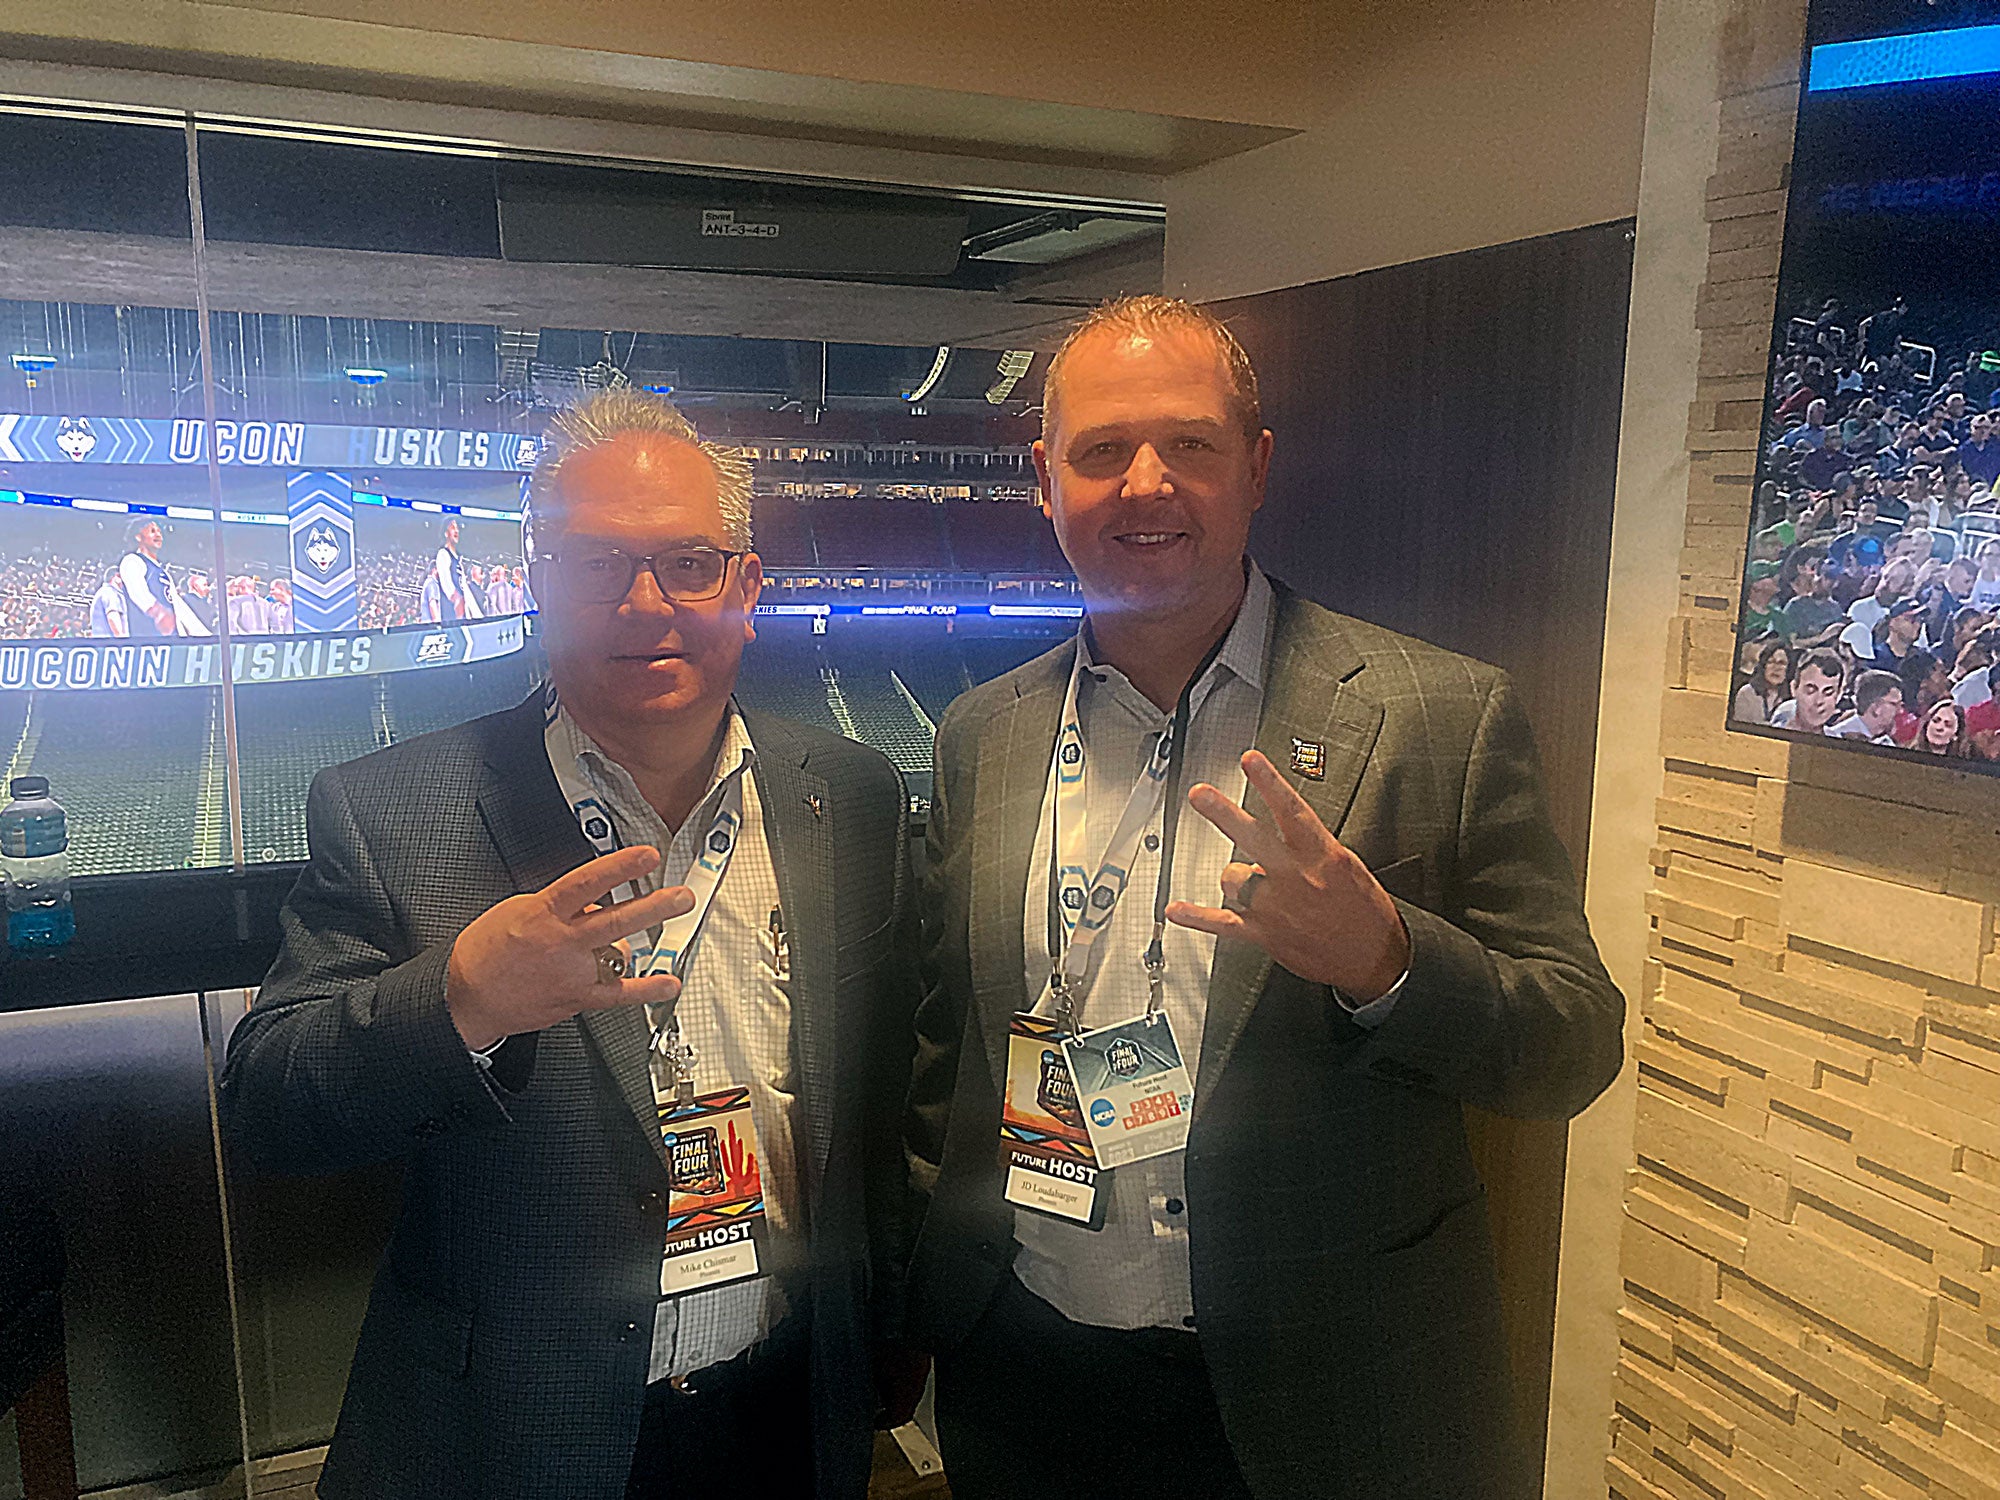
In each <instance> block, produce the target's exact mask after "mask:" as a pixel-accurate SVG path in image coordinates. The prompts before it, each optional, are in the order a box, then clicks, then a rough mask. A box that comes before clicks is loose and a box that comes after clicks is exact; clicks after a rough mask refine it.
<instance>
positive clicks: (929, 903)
mask: <svg viewBox="0 0 2000 1500" xmlns="http://www.w3.org/2000/svg"><path fill="white" fill-rule="evenodd" d="M957 717H958V716H957V715H955V714H949V713H948V714H947V715H946V716H945V722H944V725H943V726H942V727H941V728H940V729H939V730H938V736H937V752H936V757H935V765H936V774H935V776H934V778H933V786H932V789H931V815H930V821H929V823H928V824H926V825H925V828H924V878H923V900H922V909H923V937H922V947H921V955H922V957H921V979H920V982H921V984H922V986H923V1002H922V1004H921V1005H920V1006H919V1007H918V1009H917V1050H916V1060H915V1063H914V1065H913V1066H912V1069H911V1076H910V1092H909V1101H908V1108H907V1109H906V1110H905V1112H904V1118H903V1144H904V1150H905V1155H906V1158H907V1162H908V1168H909V1178H910V1191H911V1195H912V1198H913V1199H914V1201H915V1203H916V1205H917V1207H916V1214H917V1217H918V1218H919V1219H921V1216H922V1214H923V1212H924V1211H925V1210H926V1209H927V1208H928V1207H929V1204H930V1199H931V1194H932V1192H933V1191H934V1190H935V1189H936V1187H937V1180H938V1172H939V1170H940V1168H941V1167H942V1166H943V1164H944V1139H945V1131H946V1129H947V1128H948V1127H949V1125H950V1124H951V1104H952V1097H953V1094H954V1092H955V1090H956V1087H957V1080H958V1063H959V1053H960V1051H961V1050H962V1049H963V1048H964V1046H965V1042H966V1037H965V1032H966V1024H967V1014H966V1011H967V1008H966V1006H965V1004H964V1003H963V1000H962V998H961V997H962V996H963V995H964V994H965V992H966V990H965V987H964V986H959V985H954V984H951V983H949V982H948V979H947V976H946V974H945V965H946V962H947V959H946V957H945V955H946V953H947V951H948V950H949V949H950V947H951V945H950V943H949V942H948V941H947V934H946V932H945V924H946V922H947V921H948V920H949V919H950V918H949V912H948V909H947V907H948V902H947V895H948V885H949V881H950V875H951V870H952V864H953V860H954V858H955V850H954V846H953V839H954V837H955V836H956V834H957V830H956V829H955V828H954V826H953V824H952V820H951V799H952V782H953V779H954V777H955V774H956V770H957V763H958V757H957V754H956V750H957V745H958V739H959V736H958V733H957V723H956V720H957Z"/></svg>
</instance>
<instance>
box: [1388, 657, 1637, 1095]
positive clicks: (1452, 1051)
mask: <svg viewBox="0 0 2000 1500" xmlns="http://www.w3.org/2000/svg"><path fill="white" fill-rule="evenodd" d="M1454 865H1455V868H1454V870H1453V872H1452V876H1451V878H1450V879H1449V880H1448V882H1447V884H1446V899H1445V903H1444V906H1445V911H1446V913H1447V915H1438V914H1436V913H1433V912H1428V911H1425V910H1423V909H1422V908H1420V907H1416V906H1412V905H1409V904H1408V903H1406V902H1404V901H1401V900H1398V901H1397V902H1396V906H1397V908H1398V910H1400V911H1401V912H1402V914H1403V920H1404V921H1405V922H1406V923H1407V924H1408V926H1409V931H1410V972H1409V976H1408V979H1407V980H1406V982H1405V983H1404V986H1403V989H1402V991H1401V993H1400V994H1399V996H1398V997H1397V1000H1396V1003H1395V1005H1394V1007H1393V1008H1392V1009H1391V1010H1390V1011H1389V1013H1388V1015H1387V1016H1385V1017H1384V1018H1383V1019H1382V1021H1381V1024H1380V1025H1379V1026H1377V1027H1376V1028H1375V1029H1374V1030H1373V1031H1372V1032H1371V1033H1370V1034H1369V1038H1368V1040H1367V1042H1366V1043H1365V1044H1364V1045H1363V1046H1362V1048H1361V1050H1360V1053H1359V1054H1358V1056H1357V1058H1356V1064H1357V1065H1358V1066H1364V1067H1367V1068H1369V1069H1370V1070H1372V1071H1374V1072H1376V1073H1378V1074H1380V1075H1383V1076H1386V1077H1391V1078H1398V1077H1400V1078H1402V1079H1404V1080H1406V1081H1408V1082H1410V1083H1414V1084H1417V1085H1419V1086H1420V1087H1424V1088H1432V1089H1437V1090H1440V1091H1442V1092H1445V1093H1448V1094H1453V1095H1456V1096H1457V1097H1459V1098H1461V1099H1464V1100H1466V1101H1468V1102H1470V1103H1472V1104H1476V1105H1478V1106H1479V1107H1481V1108H1482V1109H1488V1110H1492V1111H1493V1112H1495V1113H1497V1114H1503V1115H1515V1116H1519V1117H1523V1118H1529V1119H1566V1118H1568V1117H1570V1116H1572V1115H1575V1114H1577V1113H1579V1112H1581V1111H1582V1109H1583V1108H1584V1106H1586V1105H1587V1104H1589V1103H1590V1101H1591V1100H1593V1099H1595V1098H1596V1097H1597V1096H1598V1095H1599V1094H1600V1093H1602V1092H1603V1091H1604V1089H1605V1088H1606V1087H1608V1086H1609V1085H1610V1083H1611V1081H1612V1079H1614V1078H1615V1077H1617V1075H1618V1069H1619V1066H1620V1064H1621V1063H1622V1061H1623V1055H1624V1029H1625V999H1624V996H1622V995H1621V994H1620V993H1619V992H1618V988H1617V986H1615V985H1614V984H1612V982H1611V976H1610V975H1609V974H1607V973H1606V972H1605V970H1604V965H1603V964H1602V963H1601V962H1600V961H1599V959H1598V956H1597V947H1596V945H1595V944H1594V943H1593V942H1592V941H1591V938H1590V929H1589V927H1588V925H1587V924H1586V923H1585V921H1584V916H1583V908H1582V906H1581V904H1580V902H1579V900H1578V896H1577V890H1576V878H1575V875H1574V872H1573V871H1572V869H1571V867H1570V863H1569V857H1568V855H1567V854H1565V853H1564V851H1563V847H1562V845H1561V843H1560V842H1559V841H1558V840H1557V838H1556V834H1555V828H1554V827H1553V825H1552V824H1551V823H1550V821H1549V815H1548V808H1547V806H1546V804H1545V802H1544V800H1543V796H1542V788H1541V777H1540V771H1539V767H1538V763H1537V758H1536V755H1535V746H1534V739H1533V736H1532V734H1531V733H1530V731H1529V728H1528V720H1527V716H1526V715H1525V714H1524V713H1523V712H1522V711H1521V708H1520V705H1519V704H1518V703H1517V702H1516V701H1515V698H1514V693H1513V688H1512V686H1511V684H1510V683H1509V682H1508V680H1507V679H1506V677H1505V676H1504V675H1501V676H1497V677H1496V678H1495V680H1494V683H1493V686H1492V688H1491V690H1490V692H1489V694H1488V696H1487V699H1486V703H1485V706H1484V709H1483V711H1482V712H1481V715H1480V719H1479V724H1478V728H1477V730H1476V731H1475V733H1474V737H1473V743H1472V750H1471V754H1470V757H1469V759H1468V762H1467V767H1466V777H1465V787H1464V792H1463V798H1462V802H1461V807H1460V814H1459V824H1458V848H1457V850H1456V857H1455V861H1454Z"/></svg>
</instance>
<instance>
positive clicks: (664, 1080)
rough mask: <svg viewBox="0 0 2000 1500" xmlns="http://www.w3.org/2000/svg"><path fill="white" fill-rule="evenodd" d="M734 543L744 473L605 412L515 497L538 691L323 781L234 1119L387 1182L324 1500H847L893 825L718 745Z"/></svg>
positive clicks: (896, 1031) (891, 1283) (890, 926)
mask: <svg viewBox="0 0 2000 1500" xmlns="http://www.w3.org/2000/svg"><path fill="white" fill-rule="evenodd" d="M749 532H750V485H749V470H748V467H747V465H746V464H745V463H744V462H743V461H742V460H741V459H740V458H737V457H736V456H734V455H733V454H730V453H728V452H726V451H724V450H719V449H715V448H711V447H709V446H707V445H704V444H702V443H700V442H699V440H698V439H697V438H696V436H695V433H694V431H693V429H692V428H690V427H689V426H688V425H687V423H686V422H685V421H684V420H683V419H681V417H680V416H679V415H678V414H677V413H676V412H674V411H673V409H672V408H671V407H669V406H667V405H666V404H665V403H663V402H659V401H657V400H653V399H651V398H648V397H645V396H643V395H640V394H637V393H634V392H630V391H615V392H610V393H607V394H604V395H600V396H597V397H594V398H592V400H591V401H589V402H588V403H586V404H585V405H584V406H582V407H580V408H578V409H577V410H575V411H573V412H570V413H568V414H566V415H564V416H563V417H562V418H560V419H558V421H557V423H556V431H555V433H554V435H553V437H552V440H551V443H550V445H549V446H548V449H547V451H546V452H545V453H544V456H543V458H542V462H541V465H540V467H539V468H538V470H537V472H536V475H535V478H534V482H533V485H532V488H531V498H530V518H529V533H528V546H529V553H530V557H531V559H532V566H533V568H534V571H535V584H534V591H535V595H536V598H537V599H538V600H539V601H540V603H541V609H542V621H543V626H544V629H545V632H546V639H547V643H548V655H549V671H550V680H549V683H548V684H547V686H546V689H545V691H538V692H537V693H536V694H535V695H534V696H533V697H532V698H530V699H529V700H528V701H527V702H524V703H523V704H521V705H520V706H519V707H518V708H515V709H511V710H508V711H506V712H504V713H499V714H495V715H492V716H491V717H488V718H484V719H480V720H477V721H475V722H473V723H470V724H466V725H462V726H460V727H458V728H456V729H450V730H446V731H444V732H442V733H438V734H432V735H426V736H424V737H422V738H420V739H416V740H412V741H410V742H409V743H407V744H403V745H398V746H396V747H394V748H393V749H390V750H386V751H383V752H381V753H379V754H377V755H373V756H369V757H366V758H365V759H362V760H359V761H355V762H352V763H350V764H348V765H344V766H339V767H335V768H333V769H331V770H328V771H325V772H323V773H321V774H320V776H319V777H318V778H317V779H316V780H315V781H314V783H313V788H312V794H311V799H310V802H309V805H308V822H309V830H310V834H311V840H312V862H311V864H310V865H309V866H308V867H307V869H306V872H305V874H304V875H303V876H302V877H301V878H300V880H299V884H298V886H297V888H296V889H295V890H294V891H293V893H292V897H291V900H290V902H289V904H288V905H287V907H286V909H285V913H284V918H283V928H284V933H283V936H284V946H283V949H282V951H281V953H280V955H279V958H278V961H277V963H276V965H275V966H274V967H273V968H272V970H271V973H270V976H269V977H268V978H267V980H266V981H265V984H264V987H263V990H262V992H261V994H260V995H259V997H258V1000H257V1003H256V1005H255V1006H254V1007H253V1008H252V1010H251V1011H250V1013H249V1014H248V1016H246V1017H245V1019H244V1020H243V1021H242V1023H241V1024H240V1025H239V1026H238V1028H237V1030H236V1034H235V1036H234V1038H233V1040H232V1043H231V1046H230V1050H229V1059H228V1066H227V1068H226V1070H225V1072H224V1075H223V1080H222V1108H223V1121H224V1127H225V1129H226V1131H227V1133H228V1136H229V1141H230V1144H231V1146H232V1148H233V1149H234V1150H235V1151H236V1152H237V1153H239V1154H240V1155H241V1156H243V1157H244V1158H246V1159H247V1160H248V1161H249V1162H251V1163H253V1164H256V1165H259V1166H262V1167H264V1168H266V1169H269V1170H274V1171H279V1172H288V1173H313V1172H327V1171H337V1170H339V1169H341V1168H344V1167H348V1166H352V1165H355V1164H358V1163H364V1162H376V1161H383V1160H390V1159H396V1160H401V1161H402V1162H403V1163H404V1164H405V1166H406V1176H405V1186H404V1197H403V1205H402V1212H401V1216H400V1218H399V1220H398V1222H397V1226H396V1229H395V1233H394V1236H393V1238H392V1240H391V1243H390V1246H389V1250H388V1254H387V1257H386V1259H385V1261H384V1263H383V1265H382V1268H381V1270H380V1272H379V1273H378V1275H377V1276H376V1280H375V1287H374V1292H373V1295H372V1297H371V1298H370V1301H369V1307H368V1314H367V1318H366V1321H365V1323H364V1324H363V1327H362V1331H361V1339H360V1345H359V1348H358V1349H357V1351H356V1353H355V1357H354V1365H353V1369H352V1372H351V1374H350V1376H349V1380H348V1387H347V1396H346V1401H345V1403H344V1404H343V1406H342V1409H341V1415H340V1422H339V1426H338V1428H337V1430H336V1432H335V1434H334V1438H333V1443H332V1447H331V1449H330V1451H329V1452H328V1455H327V1460H326V1466H325V1471H324V1474H323V1476H322V1478H321V1481H320V1493H321V1494H322V1495H325V1496H328V1497H329V1500H346V1497H350V1496H351V1497H356V1500H395V1497H409V1500H419V1497H421V1500H440V1497H463V1500H502V1497H510V1496H519V1497H522V1500H529V1497H533V1500H549V1497H552V1496H574V1497H578V1500H617V1497H619V1496H621V1495H627V1496H632V1497H651V1496H675V1497H679V1496H685V1495H695V1494H712V1493H723V1492H725V1491H727V1492H741V1493H750V1494H773V1495H808V1494H811V1495H821V1496H835V1497H853V1500H858V1497H860V1496H861V1495H863V1494H864V1493H865V1490H866V1487H867V1476H868V1471H869V1466H870V1454H871V1437H870V1433H871V1428H872V1426H873V1421H874V1418H875V1417H876V1415H877V1408H878V1403H877V1400H876V1396H875V1389H874V1386H873V1384H872V1382H871V1379H870V1364H871V1345H872V1344H873V1342H874V1341H875V1339H876V1337H877V1336H878V1333H880V1332H885V1331H886V1330H887V1328H888V1325H889V1322H890V1321H891V1320H892V1319H893V1318H894V1316H895V1305H896V1302H897V1300H898V1297H897V1293H898V1284H899V1282H900V1277H901V1269H902V1265H903V1262H904V1259H905V1253H904V1252H905V1250H906V1243H905V1237H904V1235H903V1232H902V1224H903V1217H902V1216H903V1209H904V1206H905V1203H906V1201H907V1199H906V1181H905V1173H904V1166H903V1158H902V1152H901V1148H900V1143H899V1140H898V1132H897V1128H896V1120H897V1117H898V1114H899V1111H900V1109H901V1107H902V1104H903V1094H904V1090H905V1087H906V1085H907V1081H908V1076H909V1073H908V1070H909V1060H910V1054H911V1045H912V1043H911V1014H912V1012H913V1010H914V1004H915V999H916V994H917V990H916V978H915V963H914V957H913V954H914V948H915V942H916V921H915V902H914V892H913V890H912V888H911V879H910V875H909V866H908V861H907V856H906V853H905V834H906V827H907V811H908V807H907V801H906V798H905V795H904V792H903V788H902V784H901V781H900V779H899V777H898V776H897V774H896V772H895V770H894V768H893V767H892V766H891V765H890V764H889V762H888V761H887V760H885V759H884V758H883V757H882V756H880V755H878V754H877V753H876V752H875V751H873V750H869V749H866V748H864V747H862V746H860V745H857V744H855V743H853V742H852V741H849V740H844V739H840V738H838V737H836V736H833V735H829V734H825V733H822V732H820V731H817V730H813V729H808V728H805V727H802V726H800V725H796V724H790V723H786V722H784V721H782V720H778V719H773V718H768V717H766V716H764V715H761V714H754V713H742V712H739V711H738V710H737V708H736V706H735V703H734V700H733V698H732V696H731V693H732V689H733V685H734V683H735V679H736V672H737V665H738V660H739V658H740V655H741V653H742V650H743V647H744V644H745V643H746V642H748V641H749V640H751V639H752V636H753V632H752V629H751V614H752V610H753V607H754V606H755V604H756V600H757V592H758V587H759V583H760V579H761V571H760V568H759V564H758V560H757V557H756V555H755V554H754V553H753V552H752V551H751V550H750V534H749ZM329 1230H330V1232H337V1226H329Z"/></svg>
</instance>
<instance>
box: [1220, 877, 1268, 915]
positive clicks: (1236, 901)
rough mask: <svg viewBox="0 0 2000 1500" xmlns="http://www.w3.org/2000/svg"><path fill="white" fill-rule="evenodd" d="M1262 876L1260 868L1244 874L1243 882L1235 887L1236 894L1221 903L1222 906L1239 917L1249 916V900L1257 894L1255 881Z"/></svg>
mask: <svg viewBox="0 0 2000 1500" xmlns="http://www.w3.org/2000/svg"><path fill="white" fill-rule="evenodd" d="M1263 878H1264V872H1263V871H1262V870H1252V871H1251V872H1250V873H1249V874H1248V875H1245V876H1244V877H1243V884H1241V885H1239V886H1238V887H1237V888H1236V894H1235V895H1234V896H1231V897H1230V898H1229V899H1228V900H1226V901H1224V902H1223V903H1222V905H1223V908H1224V909H1225V910H1227V911H1233V912H1235V913H1236V915H1237V916H1239V917H1247V916H1249V915H1250V902H1251V900H1252V899H1253V898H1254V897H1255V896H1256V894H1257V882H1258V881H1260V880H1262V879H1263Z"/></svg>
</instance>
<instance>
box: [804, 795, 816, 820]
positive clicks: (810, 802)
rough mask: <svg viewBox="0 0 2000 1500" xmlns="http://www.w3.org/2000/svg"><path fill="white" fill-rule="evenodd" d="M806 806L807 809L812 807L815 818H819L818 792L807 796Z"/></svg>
mask: <svg viewBox="0 0 2000 1500" xmlns="http://www.w3.org/2000/svg"><path fill="white" fill-rule="evenodd" d="M806 806H807V807H810V808H811V809H812V812H813V816H814V817H815V818H816V817H818V816H819V793H818V792H812V793H809V794H808V795H807V797H806Z"/></svg>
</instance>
